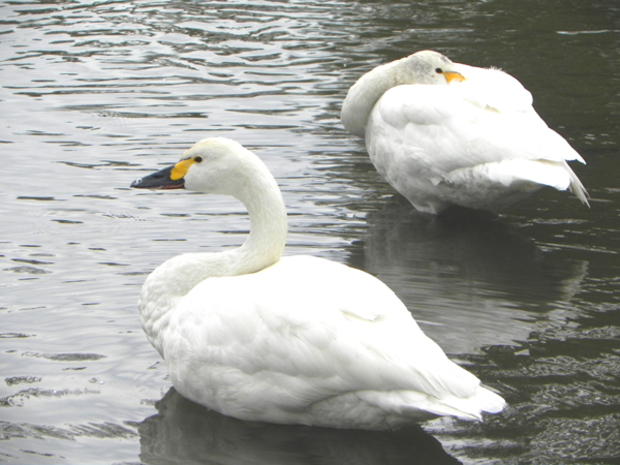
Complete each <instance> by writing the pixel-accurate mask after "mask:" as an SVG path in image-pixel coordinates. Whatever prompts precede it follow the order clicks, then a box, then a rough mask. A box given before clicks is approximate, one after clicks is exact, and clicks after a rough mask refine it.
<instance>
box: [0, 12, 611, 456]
mask: <svg viewBox="0 0 620 465" xmlns="http://www.w3.org/2000/svg"><path fill="white" fill-rule="evenodd" d="M619 17H620V16H619V10H618V5H617V4H616V2H615V1H614V0H603V1H599V2H596V5H593V4H592V2H583V1H580V0H566V1H565V2H563V3H562V5H561V7H559V6H558V2H553V1H547V0H545V1H541V2H538V3H537V11H536V14H535V15H533V14H532V11H531V6H530V4H529V3H527V2H517V1H506V2H499V3H498V2H487V1H469V0H462V1H459V0H456V1H435V0H433V1H430V0H420V1H416V2H395V1H381V2H373V1H367V0H363V1H361V2H346V1H342V2H319V1H312V0H300V1H295V2H280V1H269V0H259V1H256V2H245V1H241V0H236V1H227V2H186V1H175V0H172V1H165V2H164V1H160V0H142V1H139V2H116V1H110V2H99V1H91V0H83V1H82V0H80V1H77V2H76V1H57V2H47V3H41V2H37V1H34V0H33V1H30V0H24V1H21V0H20V1H12V2H4V3H0V36H1V37H2V40H1V41H0V75H1V76H2V82H1V85H0V160H1V161H2V169H3V171H2V183H0V214H1V215H2V226H1V227H0V230H1V231H2V235H1V237H0V296H1V297H0V366H1V367H2V379H1V380H0V437H1V438H4V439H5V440H4V441H2V445H1V449H2V450H1V452H0V461H4V462H7V463H50V462H54V463H134V462H136V461H137V460H138V457H139V456H140V457H141V459H142V460H143V461H144V462H151V463H153V462H154V463H173V462H175V461H176V462H182V461H183V460H179V459H178V457H181V458H184V459H187V461H190V460H195V461H197V462H200V461H205V460H207V461H208V460H211V461H212V462H213V461H215V462H217V460H219V459H218V455H217V454H219V453H220V451H221V453H222V457H223V458H222V460H230V461H233V460H237V462H239V461H243V460H245V459H243V457H239V456H238V455H237V456H236V455H235V454H237V453H240V454H246V455H245V457H249V454H252V457H254V456H257V457H261V460H263V462H265V461H270V462H276V463H278V461H279V462H280V463H297V462H300V463H315V462H319V463H342V462H346V461H355V462H356V463H357V462H364V461H366V462H375V463H403V462H405V463H424V460H421V459H419V458H418V457H422V458H424V459H425V460H426V463H444V462H446V463H452V462H454V461H455V459H453V458H452V457H456V460H458V461H461V462H463V463H502V464H507V463H515V464H516V463H519V464H523V463H541V464H550V463H558V464H563V463H569V462H570V463H615V462H614V460H616V459H617V457H618V456H620V451H619V450H618V444H620V438H618V428H617V424H618V420H619V419H620V418H618V415H619V413H618V405H620V398H619V396H620V393H619V386H620V382H619V379H618V372H619V368H620V367H619V366H618V357H619V355H620V348H619V347H618V342H617V341H618V336H619V328H620V323H619V318H620V315H619V314H618V308H619V306H620V304H619V301H620V281H619V280H618V276H620V261H619V260H618V254H619V251H620V239H619V238H620V235H619V234H618V218H619V215H620V210H619V207H618V205H619V202H618V196H619V195H620V190H618V186H617V184H618V183H617V172H618V169H620V166H618V160H620V158H619V157H618V156H617V151H618V145H619V144H620V136H619V134H620V117H619V116H620V95H619V93H618V90H617V89H618V85H619V84H620V58H619V57H618V56H617V39H618V30H620V26H619V25H618V18H619ZM428 48H430V49H437V50H439V51H442V52H444V53H445V54H447V55H448V56H450V57H452V58H454V59H455V60H456V61H459V62H463V63H471V64H475V65H481V66H490V65H495V66H498V67H502V68H504V69H505V70H506V71H508V72H509V73H511V74H513V75H515V76H516V77H517V78H519V79H520V80H521V81H522V82H523V83H524V85H525V86H526V87H527V88H528V89H530V90H531V91H532V92H533V94H534V101H535V106H536V109H537V111H538V112H539V113H540V114H541V116H543V118H544V119H545V120H546V121H547V122H548V123H549V124H550V126H551V127H553V128H554V129H557V130H558V132H560V133H561V134H562V135H563V136H564V137H566V138H567V140H569V141H570V142H571V143H572V144H573V145H574V146H575V148H576V149H577V150H578V151H579V152H580V153H581V154H582V155H583V156H584V158H585V159H586V160H587V162H588V165H587V166H585V167H576V170H578V173H577V174H578V175H579V177H580V178H581V179H582V180H583V182H584V184H585V185H586V186H587V187H588V190H589V192H590V194H591V195H592V208H591V209H590V210H588V209H586V208H583V207H581V206H580V205H578V202H576V201H574V199H570V198H568V196H566V195H565V194H562V193H555V192H551V191H549V190H543V191H541V192H540V194H537V195H536V196H535V197H533V198H531V199H528V200H527V201H525V202H522V203H520V204H517V205H515V206H514V207H513V208H511V209H509V210H507V211H505V212H501V214H500V215H498V216H496V215H484V214H475V213H471V212H463V211H455V212H451V213H450V214H449V215H447V216H445V217H442V218H434V219H432V218H428V217H426V216H423V215H419V214H416V213H415V212H413V211H412V209H411V207H409V206H408V205H407V204H406V203H402V202H400V201H399V200H398V198H393V195H394V192H393V190H392V189H391V188H390V187H389V186H388V185H387V184H386V183H385V182H384V181H383V180H382V179H381V178H380V176H379V175H378V174H377V173H376V171H375V170H374V168H373V167H372V165H371V163H370V161H369V160H368V156H367V155H366V153H365V148H364V144H363V142H362V141H359V140H356V139H354V138H351V137H349V136H348V135H347V134H346V132H345V131H344V129H343V128H342V125H341V124H340V121H339V120H338V114H339V111H340V103H341V101H342V98H343V97H344V95H345V93H346V91H347V89H348V87H349V86H350V85H351V84H352V83H353V82H354V81H355V80H356V79H357V78H358V77H359V76H360V75H361V74H363V73H364V72H366V71H368V70H369V69H371V68H373V67H375V66H376V65H378V64H380V63H385V62H388V61H392V60H394V59H396V58H399V57H401V56H404V55H408V54H410V53H412V52H414V51H416V50H420V49H428ZM593 76H598V78H593ZM209 135H226V136H229V137H232V138H235V139H237V140H239V141H240V142H241V143H243V144H244V145H246V146H248V147H249V148H251V149H252V150H254V151H255V152H257V153H258V154H259V155H260V156H261V157H262V158H263V159H264V160H265V162H266V163H267V165H268V166H269V168H270V169H271V170H272V172H273V173H274V175H275V176H276V179H277V180H278V182H279V184H280V185H281V186H282V189H283V194H284V197H285V201H286V204H287V208H288V209H289V213H290V236H289V247H288V249H287V252H286V253H287V254H298V253H308V254H313V255H321V256H325V257H328V258H331V259H334V260H337V261H341V262H347V263H349V264H352V265H354V266H357V267H360V268H363V269H366V270H367V271H369V272H371V273H373V274H376V275H377V276H379V277H380V278H381V279H382V280H384V281H385V282H386V283H387V284H388V285H390V286H391V287H392V288H393V289H394V290H395V291H396V292H397V294H398V295H399V296H400V297H401V298H402V299H403V301H404V302H405V303H406V305H407V306H408V308H409V309H410V310H411V312H412V314H413V315H414V316H415V318H416V319H417V320H418V321H419V322H420V323H421V326H422V327H423V328H424V330H425V331H426V332H427V333H428V334H429V335H431V336H432V337H433V338H434V339H435V340H436V341H437V342H438V343H439V344H440V345H442V347H444V349H445V350H446V351H447V352H448V353H449V354H450V356H451V357H452V358H453V359H455V360H456V361H457V362H458V363H461V364H463V365H465V366H466V367H467V369H469V370H471V371H472V372H474V373H476V374H477V375H478V376H479V377H480V378H481V379H482V380H483V382H485V383H486V384H488V385H490V386H492V387H494V388H496V389H498V390H499V391H500V392H501V393H502V394H503V395H504V396H505V397H506V398H507V400H508V401H509V403H510V406H509V409H508V410H507V411H506V412H504V413H502V414H501V415H495V416H489V417H487V418H486V421H485V422H484V423H470V422H458V421H435V422H431V423H426V424H425V425H424V426H423V428H424V430H425V431H426V432H430V433H431V434H432V435H433V437H429V436H428V435H426V434H424V432H423V431H421V430H420V429H416V428H414V429H408V430H404V431H402V432H399V433H394V434H392V433H385V434H384V433H363V432H344V431H342V432H341V431H339V432H333V431H331V430H315V429H312V428H282V427H277V426H268V425H250V424H246V423H242V422H237V421H235V420H230V419H227V418H224V417H221V416H218V415H215V414H212V413H210V412H207V411H206V410H204V409H202V408H198V407H196V406H194V405H193V404H189V405H188V403H187V402H185V401H183V400H182V399H179V398H178V396H176V400H175V395H174V394H172V393H170V394H168V395H166V396H165V398H164V400H163V401H161V403H160V404H159V407H158V408H159V413H158V415H157V416H155V417H153V414H154V413H155V409H154V407H153V405H154V404H155V402H157V401H159V400H160V399H162V397H164V395H165V393H166V392H168V390H169V389H170V383H169V380H168V378H167V373H166V369H165V366H164V365H163V363H162V362H161V361H160V360H159V357H158V356H157V354H156V353H155V351H154V350H153V349H152V348H151V347H150V345H149V344H148V342H147V341H146V338H145V337H144V335H143V333H142V331H141V328H140V326H139V321H138V316H137V314H136V300H137V297H138V293H139V289H140V286H141V284H142V282H143V280H144V278H145V276H146V275H147V274H148V273H149V272H150V271H151V270H152V269H153V268H154V267H155V266H157V265H158V264H159V263H161V262H163V261H164V260H165V259H167V258H170V257H171V256H173V255H176V254H179V253H183V252H189V251H196V250H205V251H206V250H213V251H219V250H222V249H225V248H227V247H231V246H235V245H238V244H240V243H241V242H242V241H243V239H244V237H245V234H246V231H247V228H248V222H247V217H246V214H245V212H243V211H242V209H241V207H240V205H239V204H238V202H235V201H234V200H231V199H226V198H222V199H220V198H216V197H215V198H214V197H211V198H209V199H208V200H206V199H205V198H204V196H199V195H192V194H188V193H175V194H168V195H159V194H157V193H138V192H130V191H129V189H128V188H127V186H128V184H129V182H131V181H132V180H133V179H135V178H136V177H138V176H140V175H141V174H142V173H143V172H151V171H153V169H154V168H156V167H157V166H159V165H166V164H169V163H170V162H171V161H172V160H176V159H177V158H178V156H179V155H180V153H181V152H182V151H183V150H185V149H186V148H188V147H189V146H190V145H192V144H193V143H194V142H195V141H196V140H197V139H199V138H202V137H206V136H209ZM171 398H172V400H170V399H171ZM145 418H146V419H147V420H144V419H145ZM194 424H196V425H198V424H199V425H201V426H200V428H201V429H199V430H198V429H196V430H192V429H191V428H189V427H188V425H194ZM197 428H198V426H197ZM196 431H200V432H201V434H202V433H204V435H206V436H208V438H210V439H208V440H204V439H203V438H202V436H201V435H199V436H196ZM139 437H141V443H140V441H139V439H138V438H139ZM434 438H436V439H438V440H439V441H440V442H441V447H440V445H439V444H438V443H437V442H436V441H435V439H434ZM112 445H113V447H111V446H112ZM158 447H159V448H158ZM231 449H232V451H231ZM175 451H176V452H175ZM444 451H446V452H447V454H446V452H444ZM199 453H205V454H207V455H208V457H195V455H196V454H199ZM140 454H142V455H140ZM175 454H177V455H175ZM192 454H194V456H193V457H192ZM223 454H228V455H225V456H224V455H223ZM450 456H452V457H450ZM235 457H236V458H235ZM250 460H252V458H249V459H248V461H250ZM442 461H443V462H442ZM616 461H617V460H616Z"/></svg>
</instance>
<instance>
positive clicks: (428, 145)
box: [340, 50, 588, 214]
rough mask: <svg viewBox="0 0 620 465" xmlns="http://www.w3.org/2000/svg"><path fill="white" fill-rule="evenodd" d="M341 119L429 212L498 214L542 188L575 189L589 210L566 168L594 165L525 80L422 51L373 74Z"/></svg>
mask: <svg viewBox="0 0 620 465" xmlns="http://www.w3.org/2000/svg"><path fill="white" fill-rule="evenodd" d="M340 116H341V120H342V123H343V124H344V127H345V128H346V129H347V131H349V132H350V133H352V134H355V135H357V136H360V137H363V138H365V140H366V148H367V150H368V153H369V155H370V158H371V160H372V162H373V164H374V165H375V167H376V168H377V171H379V173H380V174H381V175H382V176H383V177H384V178H385V179H386V180H387V181H388V182H389V183H390V184H391V185H392V187H394V188H395V189H396V190H397V191H398V192H400V193H401V194H402V195H403V196H405V197H406V198H407V199H408V200H409V201H410V202H411V203H412V204H413V206H414V207H415V208H416V209H417V210H419V211H423V212H428V213H435V214H436V213H440V212H441V211H442V210H444V209H445V208H447V207H449V206H451V205H461V206H464V207H469V208H475V209H482V210H495V209H498V208H502V207H505V206H507V205H510V204H512V203H514V202H516V201H518V200H520V199H522V198H525V197H527V196H528V195H530V194H531V193H532V192H534V191H536V190H538V189H539V188H541V187H542V186H551V187H555V188H556V189H558V190H566V189H567V188H570V190H571V191H572V192H573V193H574V194H575V195H576V196H577V197H578V198H579V199H580V200H581V201H582V202H583V203H584V204H586V205H588V201H587V198H586V197H587V193H586V190H585V188H584V187H583V185H582V184H581V181H580V180H579V179H578V178H577V176H576V175H575V173H574V172H573V171H572V170H571V169H570V167H569V166H568V164H567V163H566V161H567V160H569V161H570V160H578V161H580V162H582V163H585V161H584V160H583V158H581V156H580V155H579V154H578V153H577V152H576V151H575V150H574V149H573V148H572V147H571V146H570V145H569V144H568V142H566V140H565V139H564V138H562V136H560V135H559V134H558V133H556V132H555V131H553V130H552V129H550V128H549V127H548V126H547V125H546V124H545V122H544V121H543V120H542V119H541V118H540V116H538V114H537V113H536V112H535V111H534V108H533V107H532V96H531V94H530V93H529V92H528V91H527V90H526V89H525V88H524V87H523V86H522V85H521V84H520V83H519V81H517V80H516V79H515V78H513V77H512V76H510V75H509V74H506V73H505V72H503V71H500V70H498V69H483V68H476V67H473V66H467V65H463V64H460V63H453V62H452V61H450V60H449V59H448V58H446V57H445V56H443V55H441V54H440V53H437V52H433V51H428V50H425V51H421V52H417V53H414V54H413V55H411V56H409V57H406V58H403V59H400V60H397V61H394V62H392V63H388V64H385V65H382V66H378V67H377V68H375V69H373V70H372V71H370V72H368V73H366V74H365V75H363V76H362V77H361V78H360V79H359V80H358V81H357V82H356V83H355V84H354V85H353V86H352V87H351V88H350V89H349V92H348V94H347V96H346V98H345V100H344V102H343V105H342V112H341V115H340Z"/></svg>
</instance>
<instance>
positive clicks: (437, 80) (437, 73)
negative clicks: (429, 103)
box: [396, 50, 465, 85]
mask: <svg viewBox="0 0 620 465" xmlns="http://www.w3.org/2000/svg"><path fill="white" fill-rule="evenodd" d="M397 63H399V66H398V67H397V71H396V73H398V75H399V76H398V78H397V79H398V81H399V84H434V85H446V84H450V83H453V82H461V81H464V80H465V78H464V77H463V75H462V74H461V73H459V72H458V71H456V70H455V64H454V63H453V62H452V61H451V60H450V59H449V58H448V57H446V56H445V55H442V54H441V53H438V52H434V51H432V50H422V51H421V52H416V53H414V54H413V55H409V56H408V57H405V58H403V59H401V60H398V61H397Z"/></svg>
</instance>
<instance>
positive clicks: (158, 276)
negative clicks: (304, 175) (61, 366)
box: [139, 146, 287, 356]
mask: <svg viewBox="0 0 620 465" xmlns="http://www.w3.org/2000/svg"><path fill="white" fill-rule="evenodd" d="M239 147H241V146H239ZM229 149H230V147H229ZM241 149H242V148H240V149H238V151H237V152H236V153H235V154H234V156H233V155H231V156H229V157H228V158H226V159H223V161H222V162H221V163H220V164H219V165H218V164H217V162H215V164H214V165H215V167H214V169H213V170H212V172H211V173H205V172H203V173H202V174H198V173H195V174H194V175H191V172H190V173H189V174H188V175H187V176H186V177H185V179H186V187H187V188H188V189H190V190H196V191H203V192H206V193H213V194H226V195H231V196H233V197H236V198H237V199H238V200H240V201H241V202H242V203H243V204H244V205H245V207H246V209H247V210H248V213H249V215H250V234H249V236H248V238H247V240H246V241H245V243H244V244H243V245H242V246H241V247H238V248H236V249H233V250H228V251H225V252H218V253H209V252H206V253H205V252H202V253H187V254H183V255H178V256H176V257H173V258H171V259H169V260H167V261H165V262H164V263H163V264H161V265H160V266H159V267H157V268H156V269H155V270H154V271H153V272H152V273H151V274H150V275H149V277H148V278H147V280H146V282H145V284H144V286H143V288H142V293H141V295H140V304H139V306H140V313H141V319H142V326H143V328H144V331H145V332H146V334H147V337H148V338H149V340H150V341H151V343H152V344H153V346H154V347H155V348H156V349H157V350H158V351H159V353H160V354H162V356H163V355H164V346H163V335H164V334H165V330H166V328H167V327H168V323H169V321H170V318H171V315H172V313H173V310H174V309H175V308H176V306H177V304H178V303H179V302H180V300H181V299H182V298H183V297H185V296H186V295H187V294H188V293H189V292H190V291H191V290H192V289H193V288H194V287H195V286H196V285H198V284H199V283H201V282H202V281H204V280H206V279H208V278H213V277H224V276H240V275H244V274H250V273H255V272H257V271H260V270H262V269H263V268H267V267H269V266H271V265H273V264H274V263H276V262H277V261H278V260H279V259H280V257H281V255H282V252H283V251H284V245H285V243H286V234H287V218H286V208H285V205H284V199H283V198H282V194H281V192H280V189H279V188H278V184H277V183H276V181H275V179H274V178H273V176H272V175H271V173H270V172H269V169H268V168H267V167H266V166H265V164H264V163H263V162H262V161H261V160H260V159H259V158H258V157H256V156H255V155H254V154H252V153H251V152H249V151H246V152H242V151H241ZM243 150H245V149H243ZM244 153H245V155H244ZM204 163H205V164H206V162H204ZM205 175H206V176H205ZM208 176H210V178H208V179H205V177H208Z"/></svg>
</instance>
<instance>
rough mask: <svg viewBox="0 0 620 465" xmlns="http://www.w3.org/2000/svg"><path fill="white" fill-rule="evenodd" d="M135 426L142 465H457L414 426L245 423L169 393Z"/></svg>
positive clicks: (440, 447) (436, 442)
mask: <svg viewBox="0 0 620 465" xmlns="http://www.w3.org/2000/svg"><path fill="white" fill-rule="evenodd" d="M156 407H157V411H158V414H157V415H154V416H152V417H150V418H147V419H146V420H145V421H144V422H143V423H142V424H141V425H140V427H139V431H140V444H141V454H140V459H141V460H142V461H143V462H144V463H149V464H150V463H153V464H172V463H184V464H199V463H203V464H216V463H217V464H239V463H254V464H273V465H276V464H299V465H301V464H315V465H320V464H325V465H326V464H368V465H371V464H377V465H391V464H403V463H407V464H412V465H413V464H431V463H432V464H434V465H435V464H437V465H442V464H446V465H447V464H458V463H460V462H459V461H458V460H456V459H454V458H452V457H450V456H449V455H448V454H446V452H445V451H444V450H443V448H442V446H441V444H440V443H439V441H437V440H436V439H435V438H433V437H432V436H430V435H429V434H427V433H425V432H424V431H423V430H422V429H421V428H419V427H412V428H406V429H402V430H399V431H396V432H376V431H374V432H369V431H355V430H336V429H328V428H311V427H307V426H283V425H270V424H266V423H251V422H245V421H240V420H236V419H234V418H229V417H225V416H223V415H220V414H219V413H216V412H213V411H211V410H208V409H206V408H204V407H202V406H199V405H197V404H194V403H193V402H190V401H189V400H186V399H184V398H183V397H181V396H180V395H179V394H178V393H177V392H176V391H175V390H174V388H173V389H170V391H169V392H168V393H167V394H166V395H165V396H164V398H163V399H162V400H161V401H159V402H158V403H157V405H156Z"/></svg>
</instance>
